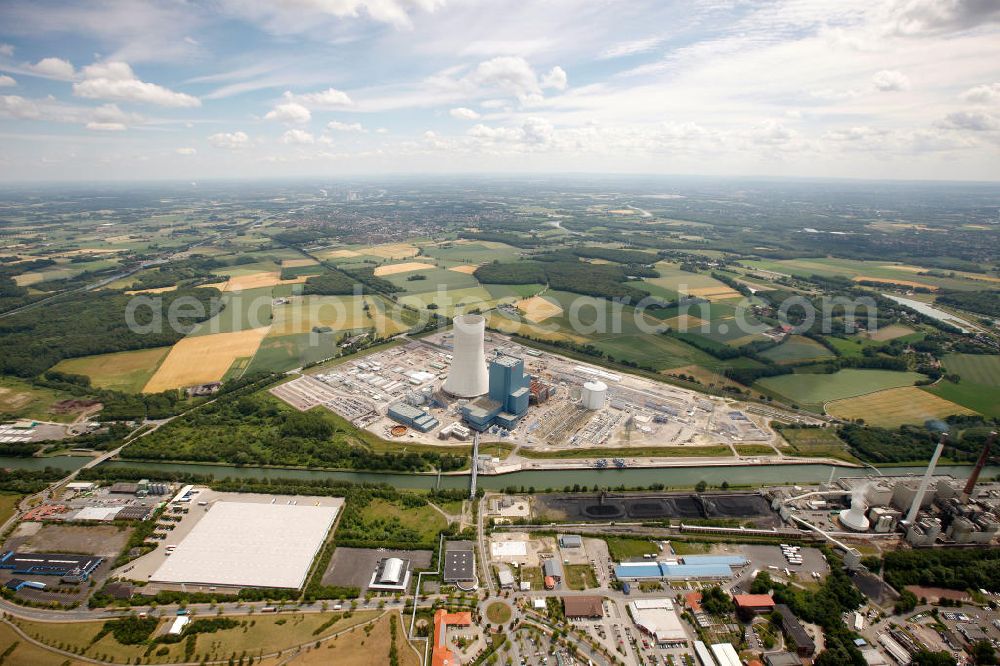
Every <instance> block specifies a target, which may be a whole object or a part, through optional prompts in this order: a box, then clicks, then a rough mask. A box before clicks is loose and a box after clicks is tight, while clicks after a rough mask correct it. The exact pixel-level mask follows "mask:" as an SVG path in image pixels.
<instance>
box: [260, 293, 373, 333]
mask: <svg viewBox="0 0 1000 666" xmlns="http://www.w3.org/2000/svg"><path fill="white" fill-rule="evenodd" d="M273 312H274V319H273V320H272V322H271V332H270V335H271V336H272V337H274V336H279V335H291V334H293V333H309V332H310V331H312V330H313V328H314V327H316V326H327V327H329V328H331V329H333V330H335V331H347V330H351V329H355V328H371V327H372V326H374V325H375V323H374V321H373V320H372V319H371V318H370V317H369V316H368V313H366V312H365V310H364V298H363V297H361V296H303V297H301V298H293V299H291V302H289V303H287V304H285V305H278V306H275V307H274V311H273Z"/></svg>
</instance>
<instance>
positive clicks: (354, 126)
mask: <svg viewBox="0 0 1000 666" xmlns="http://www.w3.org/2000/svg"><path fill="white" fill-rule="evenodd" d="M326 128H327V129H331V130H333V131H335V132H367V131H368V130H366V129H365V128H364V127H362V125H361V123H342V122H340V121H339V120H331V121H330V122H328V123H327V124H326Z"/></svg>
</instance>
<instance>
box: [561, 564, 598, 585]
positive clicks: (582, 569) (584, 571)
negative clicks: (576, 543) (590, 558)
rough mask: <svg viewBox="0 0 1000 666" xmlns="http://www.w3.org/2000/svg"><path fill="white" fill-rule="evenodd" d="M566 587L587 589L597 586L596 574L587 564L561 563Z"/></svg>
mask: <svg viewBox="0 0 1000 666" xmlns="http://www.w3.org/2000/svg"><path fill="white" fill-rule="evenodd" d="M563 574H564V575H565V577H566V587H568V588H569V589H571V590H589V589H591V588H595V587H597V574H595V573H594V567H592V566H590V565H589V564H566V565H563Z"/></svg>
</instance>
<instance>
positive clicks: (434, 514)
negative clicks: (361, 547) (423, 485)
mask: <svg viewBox="0 0 1000 666" xmlns="http://www.w3.org/2000/svg"><path fill="white" fill-rule="evenodd" d="M361 516H362V517H363V518H364V520H365V521H368V522H377V521H385V522H395V521H397V520H398V521H399V522H400V523H401V524H402V525H403V527H408V528H410V529H412V530H415V531H417V532H419V533H420V535H421V541H423V542H426V543H432V542H434V541H435V540H436V539H437V537H438V534H439V533H440V532H441V530H443V529H445V528H446V527H448V521H447V520H446V519H445V517H444V516H442V515H441V514H440V513H439V512H438V510H437V509H435V508H434V507H433V506H430V505H429V504H428V505H425V506H419V507H413V508H403V507H400V506H397V505H396V504H390V503H389V502H386V501H385V500H375V501H373V502H372V503H371V504H369V505H367V506H366V507H365V508H363V509H362V510H361Z"/></svg>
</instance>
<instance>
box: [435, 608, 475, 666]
mask: <svg viewBox="0 0 1000 666" xmlns="http://www.w3.org/2000/svg"><path fill="white" fill-rule="evenodd" d="M449 625H451V626H456V627H468V626H471V625H472V613H447V612H445V610H444V609H443V608H439V609H438V611H437V612H436V613H434V651H433V652H432V653H431V666H458V664H460V663H461V662H460V661H459V660H458V658H457V657H456V656H455V654H454V653H453V652H452V651H451V650H450V649H449V648H448V626H449Z"/></svg>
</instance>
